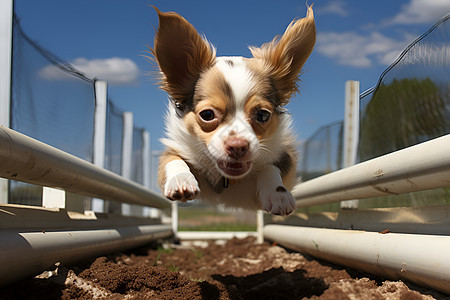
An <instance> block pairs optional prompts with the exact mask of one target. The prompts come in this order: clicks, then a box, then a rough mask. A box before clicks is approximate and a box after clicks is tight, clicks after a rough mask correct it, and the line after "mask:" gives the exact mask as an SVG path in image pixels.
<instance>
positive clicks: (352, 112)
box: [341, 80, 359, 209]
mask: <svg viewBox="0 0 450 300" xmlns="http://www.w3.org/2000/svg"><path fill="white" fill-rule="evenodd" d="M358 140H359V81H353V80H348V81H346V82H345V119H344V158H343V161H344V168H346V167H350V166H352V165H354V164H355V163H356V155H357V149H358ZM358 205H359V200H347V201H342V202H341V208H346V209H357V208H358Z"/></svg>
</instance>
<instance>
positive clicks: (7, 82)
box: [0, 0, 14, 203]
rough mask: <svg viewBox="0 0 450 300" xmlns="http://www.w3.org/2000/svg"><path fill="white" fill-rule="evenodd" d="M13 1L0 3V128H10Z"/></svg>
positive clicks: (2, 186)
mask: <svg viewBox="0 0 450 300" xmlns="http://www.w3.org/2000/svg"><path fill="white" fill-rule="evenodd" d="M13 7H14V6H13V0H6V1H1V2H0V126H5V127H8V128H9V126H10V119H9V118H10V105H11V68H12V61H11V60H12V31H13ZM0 203H8V180H7V179H4V178H0Z"/></svg>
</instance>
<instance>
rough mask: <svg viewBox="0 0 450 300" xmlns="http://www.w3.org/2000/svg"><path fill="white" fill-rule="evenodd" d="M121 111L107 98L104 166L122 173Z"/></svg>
mask: <svg viewBox="0 0 450 300" xmlns="http://www.w3.org/2000/svg"><path fill="white" fill-rule="evenodd" d="M122 136H123V111H122V110H120V109H118V108H117V107H116V106H115V105H114V103H113V102H112V101H111V100H108V107H107V109H106V145H105V152H106V155H105V168H106V169H108V170H110V171H112V172H114V173H116V174H121V173H122Z"/></svg>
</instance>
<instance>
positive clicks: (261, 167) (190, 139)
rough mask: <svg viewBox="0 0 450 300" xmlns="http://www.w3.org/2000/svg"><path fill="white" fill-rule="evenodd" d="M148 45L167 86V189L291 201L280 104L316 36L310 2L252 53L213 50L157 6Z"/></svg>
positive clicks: (163, 163)
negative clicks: (247, 55) (156, 22)
mask: <svg viewBox="0 0 450 300" xmlns="http://www.w3.org/2000/svg"><path fill="white" fill-rule="evenodd" d="M155 10H156V12H157V14H158V16H159V27H158V29H157V31H156V35H155V40H154V47H153V48H150V52H151V54H152V56H153V60H154V61H155V62H156V63H157V65H158V67H159V70H158V71H159V73H160V82H159V84H160V86H161V88H162V89H163V90H165V91H166V92H167V93H168V95H169V100H170V101H169V105H168V112H167V115H166V124H165V125H166V135H165V138H163V139H162V140H161V142H162V143H163V144H164V145H165V147H166V149H165V151H164V153H163V154H162V155H161V156H160V162H159V169H158V181H159V184H160V186H161V190H162V192H163V194H164V196H165V197H166V198H168V199H169V200H173V201H180V202H186V201H188V200H192V199H195V198H199V199H200V200H202V201H208V202H212V203H214V204H222V205H224V206H225V207H237V208H243V209H248V210H260V209H262V210H265V211H267V212H269V213H272V214H275V215H288V214H290V213H291V212H293V211H295V209H296V204H295V199H294V197H293V196H292V194H291V193H290V191H289V190H290V189H292V188H293V187H294V185H295V184H296V174H295V173H296V172H295V170H296V168H295V167H296V161H297V154H296V138H295V136H294V134H293V131H292V129H291V123H292V121H291V117H290V115H289V114H288V113H287V111H286V109H285V105H286V104H287V103H288V102H289V99H290V98H291V97H292V95H293V94H294V93H296V92H298V90H299V87H298V81H299V79H298V76H299V74H300V72H301V70H302V67H303V65H304V63H305V62H306V60H307V59H308V57H309V55H310V54H311V52H312V50H313V48H314V45H315V41H316V30H315V21H314V15H313V9H312V6H308V7H307V14H306V17H305V18H303V19H298V20H293V21H292V22H291V24H290V25H289V26H288V27H287V29H286V31H285V32H284V34H283V35H282V36H281V37H276V38H274V39H273V40H272V41H271V42H269V43H266V44H264V45H262V46H261V47H259V48H258V47H249V49H250V51H251V54H252V56H253V57H251V58H244V57H217V56H216V49H215V48H214V46H212V45H211V44H210V43H209V42H208V41H207V40H206V38H204V37H202V36H201V35H200V34H199V33H198V32H197V31H196V29H195V28H194V27H193V25H191V24H190V23H189V22H188V21H187V20H186V19H184V18H183V17H182V16H180V15H179V14H177V13H174V12H167V13H164V12H161V11H160V10H158V9H157V8H155Z"/></svg>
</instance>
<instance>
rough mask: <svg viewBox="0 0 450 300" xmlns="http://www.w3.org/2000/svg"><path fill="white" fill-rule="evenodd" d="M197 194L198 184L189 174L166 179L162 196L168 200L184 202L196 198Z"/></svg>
mask: <svg viewBox="0 0 450 300" xmlns="http://www.w3.org/2000/svg"><path fill="white" fill-rule="evenodd" d="M199 193H200V188H199V187H198V182H197V180H196V179H195V177H194V175H192V173H190V172H183V173H178V174H176V175H175V176H173V177H171V178H168V179H167V181H166V184H165V186H164V196H165V197H166V198H167V199H170V200H178V201H181V202H185V201H188V200H192V199H194V198H196V197H197V196H198V194H199Z"/></svg>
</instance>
